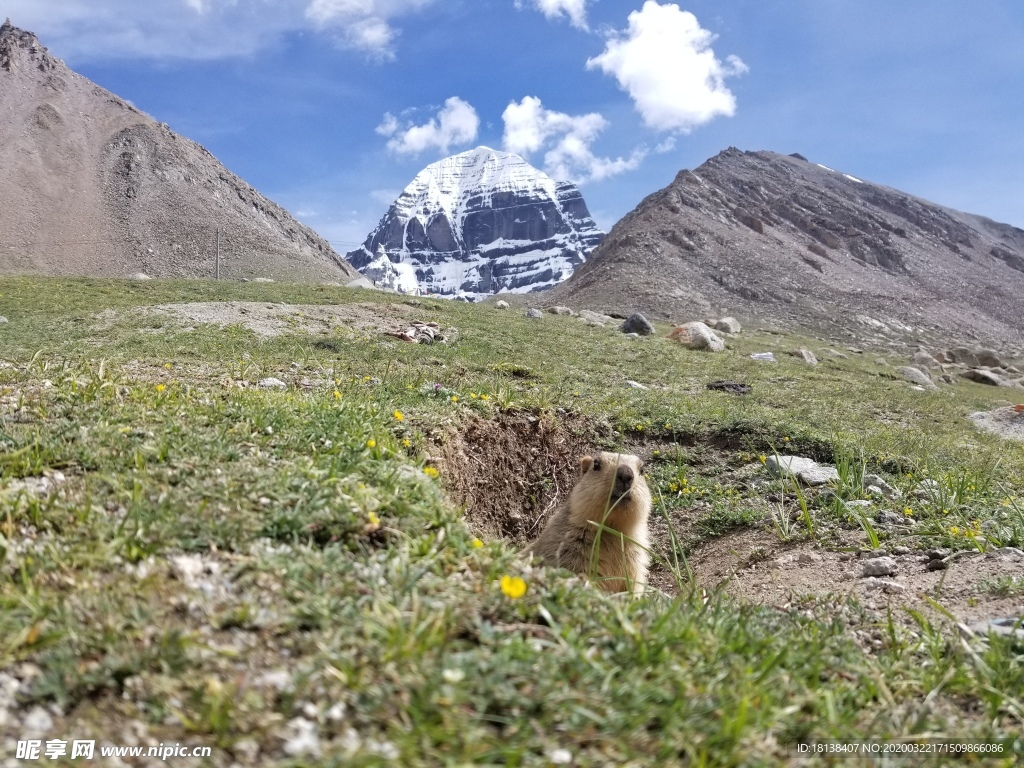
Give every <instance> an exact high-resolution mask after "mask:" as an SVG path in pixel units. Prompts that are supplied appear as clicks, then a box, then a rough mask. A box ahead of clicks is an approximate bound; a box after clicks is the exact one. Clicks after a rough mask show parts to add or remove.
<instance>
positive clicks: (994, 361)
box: [974, 349, 1003, 368]
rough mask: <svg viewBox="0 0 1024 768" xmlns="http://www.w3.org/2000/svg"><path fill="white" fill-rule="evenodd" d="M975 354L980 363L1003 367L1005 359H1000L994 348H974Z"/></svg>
mask: <svg viewBox="0 0 1024 768" xmlns="http://www.w3.org/2000/svg"><path fill="white" fill-rule="evenodd" d="M974 356H975V357H977V358H978V365H983V366H985V367H986V368H1002V367H1003V361H1002V360H1000V359H999V354H998V353H997V352H996V351H995V350H992V349H976V350H974Z"/></svg>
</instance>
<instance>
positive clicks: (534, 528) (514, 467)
mask: <svg viewBox="0 0 1024 768" xmlns="http://www.w3.org/2000/svg"><path fill="white" fill-rule="evenodd" d="M598 437H599V436H598V434H597V431H596V430H595V429H594V428H593V427H592V426H591V425H590V424H588V421H587V419H586V418H584V417H582V416H578V415H572V414H563V415H558V416H554V415H550V414H534V413H523V412H512V413H504V414H502V415H501V416H499V417H498V418H497V419H494V420H486V419H480V418H474V419H473V420H472V421H470V422H469V423H468V424H465V425H463V427H462V428H461V430H460V431H459V432H457V433H455V434H452V435H449V436H448V438H447V439H446V440H445V442H444V443H443V444H441V445H439V446H438V451H439V453H440V456H441V461H442V463H443V467H444V474H445V476H447V477H449V478H451V480H450V481H449V484H448V493H449V496H450V497H451V498H452V500H453V501H454V502H455V503H456V504H459V505H460V506H464V507H465V509H466V519H467V520H468V521H469V524H470V525H471V526H472V527H473V528H474V530H477V531H479V532H480V534H481V535H486V536H490V537H495V536H496V537H500V538H503V539H505V540H507V541H509V542H511V543H513V544H515V545H517V546H521V545H525V544H528V543H529V542H530V541H532V540H533V539H534V538H536V537H537V535H538V534H539V533H540V531H541V529H542V528H543V523H544V521H545V520H546V519H547V518H548V516H549V515H550V514H551V512H552V511H554V509H555V507H556V506H557V504H558V502H559V501H561V500H563V499H565V498H566V497H567V496H568V495H569V491H570V489H571V488H572V486H573V484H574V483H575V482H576V478H577V477H578V475H579V459H580V457H582V456H585V455H587V454H588V453H590V452H592V451H595V450H598V449H600V448H602V447H603V444H601V443H599V441H598Z"/></svg>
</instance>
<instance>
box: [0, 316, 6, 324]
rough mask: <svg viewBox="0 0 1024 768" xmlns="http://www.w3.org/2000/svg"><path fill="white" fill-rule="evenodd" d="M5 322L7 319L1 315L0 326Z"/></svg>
mask: <svg viewBox="0 0 1024 768" xmlns="http://www.w3.org/2000/svg"><path fill="white" fill-rule="evenodd" d="M6 322H7V318H6V317H4V316H3V315H0V325H3V324H4V323H6Z"/></svg>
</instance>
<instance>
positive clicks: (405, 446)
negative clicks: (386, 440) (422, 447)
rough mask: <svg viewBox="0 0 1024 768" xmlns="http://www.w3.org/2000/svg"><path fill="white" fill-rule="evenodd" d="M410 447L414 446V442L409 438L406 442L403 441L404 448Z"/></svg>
mask: <svg viewBox="0 0 1024 768" xmlns="http://www.w3.org/2000/svg"><path fill="white" fill-rule="evenodd" d="M410 445H412V441H411V440H410V439H409V438H406V439H405V440H403V441H402V447H403V448H408V447H409V446H410Z"/></svg>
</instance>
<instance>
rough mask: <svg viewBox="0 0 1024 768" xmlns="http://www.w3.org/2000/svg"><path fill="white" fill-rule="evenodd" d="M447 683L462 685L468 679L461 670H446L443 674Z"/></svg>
mask: <svg viewBox="0 0 1024 768" xmlns="http://www.w3.org/2000/svg"><path fill="white" fill-rule="evenodd" d="M441 677H443V678H444V680H445V682H446V683H452V684H453V685H454V684H455V683H461V682H462V681H463V680H464V679H465V678H466V673H465V672H463V671H462V670H461V669H446V670H444V671H443V672H442V673H441Z"/></svg>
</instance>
